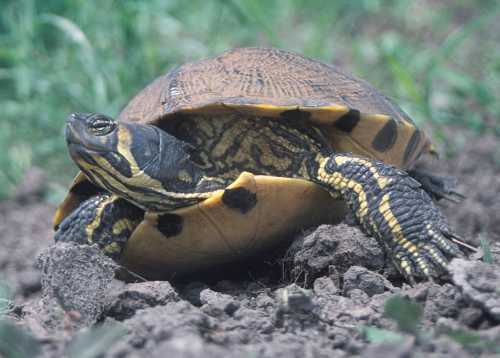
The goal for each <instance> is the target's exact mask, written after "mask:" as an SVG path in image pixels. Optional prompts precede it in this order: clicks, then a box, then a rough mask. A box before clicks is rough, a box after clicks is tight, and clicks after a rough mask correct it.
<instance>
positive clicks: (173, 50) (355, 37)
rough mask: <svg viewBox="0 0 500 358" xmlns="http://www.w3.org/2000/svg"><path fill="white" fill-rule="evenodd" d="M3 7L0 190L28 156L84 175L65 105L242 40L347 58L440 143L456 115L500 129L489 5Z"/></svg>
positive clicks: (12, 181)
mask: <svg viewBox="0 0 500 358" xmlns="http://www.w3.org/2000/svg"><path fill="white" fill-rule="evenodd" d="M0 10H1V11H0V107H1V110H2V116H1V118H0V168H1V169H0V197H6V196H8V195H9V193H11V192H12V190H13V188H14V187H15V185H16V183H18V182H19V180H20V178H21V177H22V175H23V173H24V172H25V170H26V169H27V168H29V167H31V166H34V165H35V166H39V167H42V168H44V169H45V170H46V171H47V172H48V175H49V176H50V178H51V185H53V189H54V190H53V191H54V192H57V191H58V190H60V191H61V192H62V188H63V187H64V185H66V184H67V182H68V181H69V180H70V178H71V177H72V175H73V174H74V173H76V169H75V167H74V165H73V164H72V163H71V162H70V160H69V158H68V156H67V154H66V150H65V145H64V141H63V125H64V121H65V117H66V116H67V115H68V114H69V113H71V112H75V111H95V112H102V113H106V114H109V115H116V114H117V113H118V112H119V110H120V108H121V107H122V106H124V105H125V104H126V102H127V100H128V99H129V98H130V97H131V96H132V95H133V94H134V93H136V92H137V91H139V90H140V89H141V88H142V87H143V86H144V85H145V84H147V83H148V82H149V81H151V80H152V79H153V78H155V77H156V76H158V75H159V74H161V73H164V72H166V71H167V70H168V69H169V68H171V67H172V66H173V65H176V64H180V63H183V62H185V61H188V60H193V59H198V58H201V57H205V56H209V55H212V54H215V53H218V52H221V51H223V50H225V49H227V48H231V47H237V46H277V47H282V48H287V49H291V50H296V51H299V52H302V53H304V54H306V55H309V56H313V57H316V58H320V59H322V60H324V61H327V62H332V63H336V64H338V65H341V66H342V67H343V68H345V69H347V70H348V71H351V72H353V73H355V74H357V75H358V76H360V77H363V78H365V79H367V80H368V81H370V82H372V83H373V84H374V85H375V86H376V87H378V88H380V89H381V90H382V91H383V92H385V93H386V94H388V95H389V96H391V97H392V98H393V99H395V100H396V101H397V102H398V103H399V104H400V105H401V106H402V107H403V108H404V109H405V110H406V111H407V112H408V113H409V114H410V115H411V116H412V117H414V118H415V119H416V120H417V121H418V122H420V123H423V122H426V121H427V122H428V123H431V124H432V126H433V127H434V135H435V137H436V138H437V139H438V140H441V141H442V140H443V138H444V137H445V135H444V132H443V130H442V129H443V128H444V126H448V125H449V124H454V125H458V126H462V127H466V128H469V129H471V130H473V131H475V132H476V133H478V134H482V133H485V132H495V133H499V132H500V128H499V127H500V125H499V120H498V118H499V117H500V103H499V101H498V100H497V99H498V98H499V97H500V46H498V44H499V43H500V22H499V21H498V16H499V14H500V11H499V10H500V3H499V2H498V1H495V0H491V1H488V0H484V1H481V2H477V1H474V0H459V1H454V2H449V1H444V0H443V1H430V0H428V1H424V0H422V1H397V0H354V1H353V0H345V1H330V0H275V1H268V0H212V1H204V0H191V1H189V2H187V1H182V0H150V1H144V0H121V1H116V0H100V1H98V2H97V1H70V0H44V1H36V0H3V1H2V2H1V4H0Z"/></svg>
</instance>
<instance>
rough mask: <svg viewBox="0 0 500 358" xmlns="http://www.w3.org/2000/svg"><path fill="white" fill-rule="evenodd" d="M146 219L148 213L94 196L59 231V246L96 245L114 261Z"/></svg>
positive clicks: (108, 196)
mask: <svg viewBox="0 0 500 358" xmlns="http://www.w3.org/2000/svg"><path fill="white" fill-rule="evenodd" d="M143 218H144V211H143V210H142V209H139V208H138V207H136V206H135V205H133V204H131V203H129V202H128V201H126V200H124V199H121V198H119V197H117V196H115V195H111V194H99V195H95V196H92V197H91V198H89V199H87V200H86V201H84V202H83V203H82V204H80V206H79V207H78V208H76V209H75V210H74V211H73V212H72V213H71V214H70V215H68V217H66V218H65V219H64V220H63V221H62V222H61V224H60V225H59V229H58V230H57V232H56V234H55V237H54V240H55V241H56V242H73V243H76V244H84V245H92V244H96V245H98V246H99V248H100V249H101V250H103V252H104V253H105V254H106V255H108V256H110V257H111V258H113V259H119V258H120V255H121V252H122V250H123V248H124V246H125V244H126V242H127V240H128V239H129V237H130V236H131V235H132V233H133V231H134V230H135V228H136V227H137V225H139V223H140V222H141V221H142V219H143Z"/></svg>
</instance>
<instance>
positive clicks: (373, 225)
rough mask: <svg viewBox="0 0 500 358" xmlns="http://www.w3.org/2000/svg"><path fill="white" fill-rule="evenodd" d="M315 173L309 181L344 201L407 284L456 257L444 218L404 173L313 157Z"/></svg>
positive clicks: (348, 158) (343, 157)
mask: <svg viewBox="0 0 500 358" xmlns="http://www.w3.org/2000/svg"><path fill="white" fill-rule="evenodd" d="M310 168H314V166H312V165H311V166H310ZM315 168H316V170H317V171H316V174H315V177H311V180H313V181H314V182H316V183H318V184H320V185H321V186H323V187H324V188H325V189H326V190H328V191H329V192H330V193H331V195H332V196H334V197H339V196H341V197H342V198H343V199H344V200H345V202H346V203H347V206H348V207H349V209H350V210H351V211H352V212H353V213H354V216H355V218H356V221H357V222H358V224H360V226H361V229H362V230H363V231H364V232H365V233H367V234H369V235H371V236H373V237H375V238H377V239H378V240H379V242H381V243H382V245H383V246H384V247H385V249H386V250H387V252H388V253H389V255H390V256H391V257H392V259H393V261H394V263H395V264H396V266H397V267H398V269H399V270H400V272H401V273H402V274H403V275H404V276H405V277H406V278H407V279H408V280H409V281H410V282H412V281H413V279H414V277H417V276H418V277H423V278H427V279H431V278H432V277H435V276H439V275H440V274H442V273H444V272H446V271H447V265H448V259H449V258H450V257H456V256H460V255H461V251H460V250H459V248H458V246H457V244H456V243H455V242H453V241H452V240H450V238H451V237H453V232H452V230H451V228H450V227H449V225H448V223H447V220H446V218H445V217H444V215H443V214H442V212H441V211H440V209H439V208H438V207H437V206H436V205H435V203H434V201H433V200H432V198H431V197H430V196H429V195H428V194H427V193H426V192H425V190H423V188H422V185H421V184H420V183H419V182H418V181H417V180H415V179H414V178H412V177H411V176H409V175H408V174H407V173H406V172H405V171H403V170H400V169H398V168H396V167H393V166H391V165H389V164H387V163H383V162H380V161H377V160H373V159H367V158H361V157H357V156H354V155H352V154H332V155H330V156H329V157H323V158H318V160H317V161H316V167H315Z"/></svg>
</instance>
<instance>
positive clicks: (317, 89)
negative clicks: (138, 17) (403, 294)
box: [53, 47, 462, 282]
mask: <svg viewBox="0 0 500 358" xmlns="http://www.w3.org/2000/svg"><path fill="white" fill-rule="evenodd" d="M65 137H66V142H67V146H68V150H69V154H70V156H71V158H72V159H73V161H74V162H75V163H76V165H77V166H78V167H79V169H80V172H79V174H78V175H77V177H76V178H75V180H74V182H73V183H72V184H71V186H70V188H69V192H68V194H67V196H66V198H65V199H64V201H63V202H62V203H61V204H60V205H59V207H58V208H57V211H56V213H55V216H54V220H53V222H54V228H55V230H56V231H57V232H56V235H55V239H56V241H71V242H76V243H81V244H93V245H97V246H98V247H99V248H100V249H102V251H103V252H104V253H105V254H107V255H108V256H110V257H112V258H114V259H115V260H117V261H118V262H119V263H120V264H121V265H122V266H123V267H125V268H127V269H128V270H130V271H132V272H135V273H138V274H140V275H142V276H144V277H146V278H148V279H165V278H169V277H173V276H177V277H182V276H183V275H186V274H189V273H193V272H201V271H203V270H205V269H207V268H210V267H213V266H214V265H218V264H221V263H231V264H235V265H237V263H238V262H240V261H239V260H241V259H243V258H247V257H258V256H259V255H261V254H262V253H264V252H266V250H269V249H270V248H271V247H273V246H276V245H278V244H280V243H283V242H285V243H286V242H289V241H290V238H291V237H293V235H292V234H293V233H294V232H297V231H298V230H300V229H303V228H306V227H310V226H314V225H318V224H319V223H323V222H339V221H340V220H342V219H343V218H344V217H345V216H346V215H351V216H352V217H354V219H355V221H356V222H357V224H358V225H359V227H360V228H361V230H362V231H363V232H365V233H366V234H368V235H370V236H373V237H375V238H376V239H377V240H378V241H379V242H380V243H381V244H382V246H383V247H384V249H385V250H386V252H387V253H388V254H389V256H390V257H391V258H392V260H393V262H394V263H395V265H396V267H397V268H398V270H399V271H400V272H401V273H402V275H403V276H404V277H405V278H406V279H407V280H408V281H410V282H415V278H418V277H421V278H423V279H432V278H433V277H434V276H438V275H441V274H443V273H445V272H446V267H447V263H448V260H449V259H450V258H451V257H454V256H461V255H462V251H461V250H460V249H459V247H458V245H457V243H458V242H459V236H458V235H457V234H456V233H455V232H454V231H453V230H452V229H451V228H450V225H449V224H448V222H447V220H446V218H445V216H444V215H443V213H442V212H441V210H440V209H439V208H438V206H437V205H436V203H435V199H436V197H447V196H448V197H449V196H451V194H450V193H454V191H453V190H451V189H449V188H447V187H446V185H444V184H443V183H444V181H439V180H435V177H432V176H426V175H424V176H422V175H420V179H422V178H423V179H426V178H427V179H430V180H416V179H415V178H414V176H412V175H410V174H411V170H414V167H415V163H416V162H417V160H419V158H421V157H423V156H425V155H434V154H435V153H436V151H435V148H434V146H433V144H432V143H431V140H430V139H429V136H428V135H427V134H426V133H425V132H424V131H423V130H422V129H419V128H418V127H417V126H416V125H415V123H414V122H413V121H412V119H411V118H410V117H409V116H408V115H407V114H406V113H405V112H404V111H403V110H402V109H401V108H400V107H399V106H398V105H397V104H395V103H394V102H393V101H391V100H390V99H389V98H388V97H386V96H384V95H383V94H382V93H381V92H380V91H378V90H377V89H375V88H374V87H373V86H372V85H370V84H369V83H367V82H366V81H364V80H361V79H358V78H356V77H354V76H353V75H351V74H348V73H346V72H344V71H342V70H341V69H340V68H338V67H335V66H333V65H331V64H326V63H323V62H321V61H318V60H314V59H311V58H308V57H305V56H303V55H301V54H298V53H295V52H291V51H287V50H282V49H276V48H261V47H255V48H236V49H231V50H228V51H226V52H223V53H221V54H219V55H217V56H215V57H211V58H207V59H202V60H199V61H197V62H190V63H185V64H183V65H181V66H180V67H177V68H175V69H172V70H171V71H169V72H168V73H166V74H164V75H162V76H160V77H158V78H157V79H155V80H154V81H153V82H151V83H150V84H149V85H147V86H146V87H145V88H144V89H143V90H142V91H140V92H139V93H138V94H137V95H136V96H135V97H134V98H133V99H132V100H131V101H130V102H129V103H128V104H127V105H126V106H125V108H124V109H123V110H122V111H121V113H120V114H119V115H118V117H117V119H114V118H112V117H110V116H107V115H104V114H100V113H73V114H71V115H69V117H68V119H67V122H66V127H65ZM425 183H427V185H425ZM428 183H434V184H433V185H429V184H428Z"/></svg>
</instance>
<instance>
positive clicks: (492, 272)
mask: <svg viewBox="0 0 500 358" xmlns="http://www.w3.org/2000/svg"><path fill="white" fill-rule="evenodd" d="M449 270H450V272H451V275H452V280H453V282H454V283H455V285H457V286H458V287H460V289H461V290H462V292H463V293H464V295H465V297H466V298H467V299H469V300H470V301H472V302H475V303H476V304H478V305H479V306H480V307H481V308H482V309H484V310H485V311H486V312H487V313H488V314H489V315H490V316H491V317H492V318H493V319H495V320H496V321H500V291H499V290H498V287H500V268H499V266H496V265H490V264H486V263H484V262H480V261H468V260H464V259H454V260H452V262H451V263H450V265H449Z"/></svg>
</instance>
